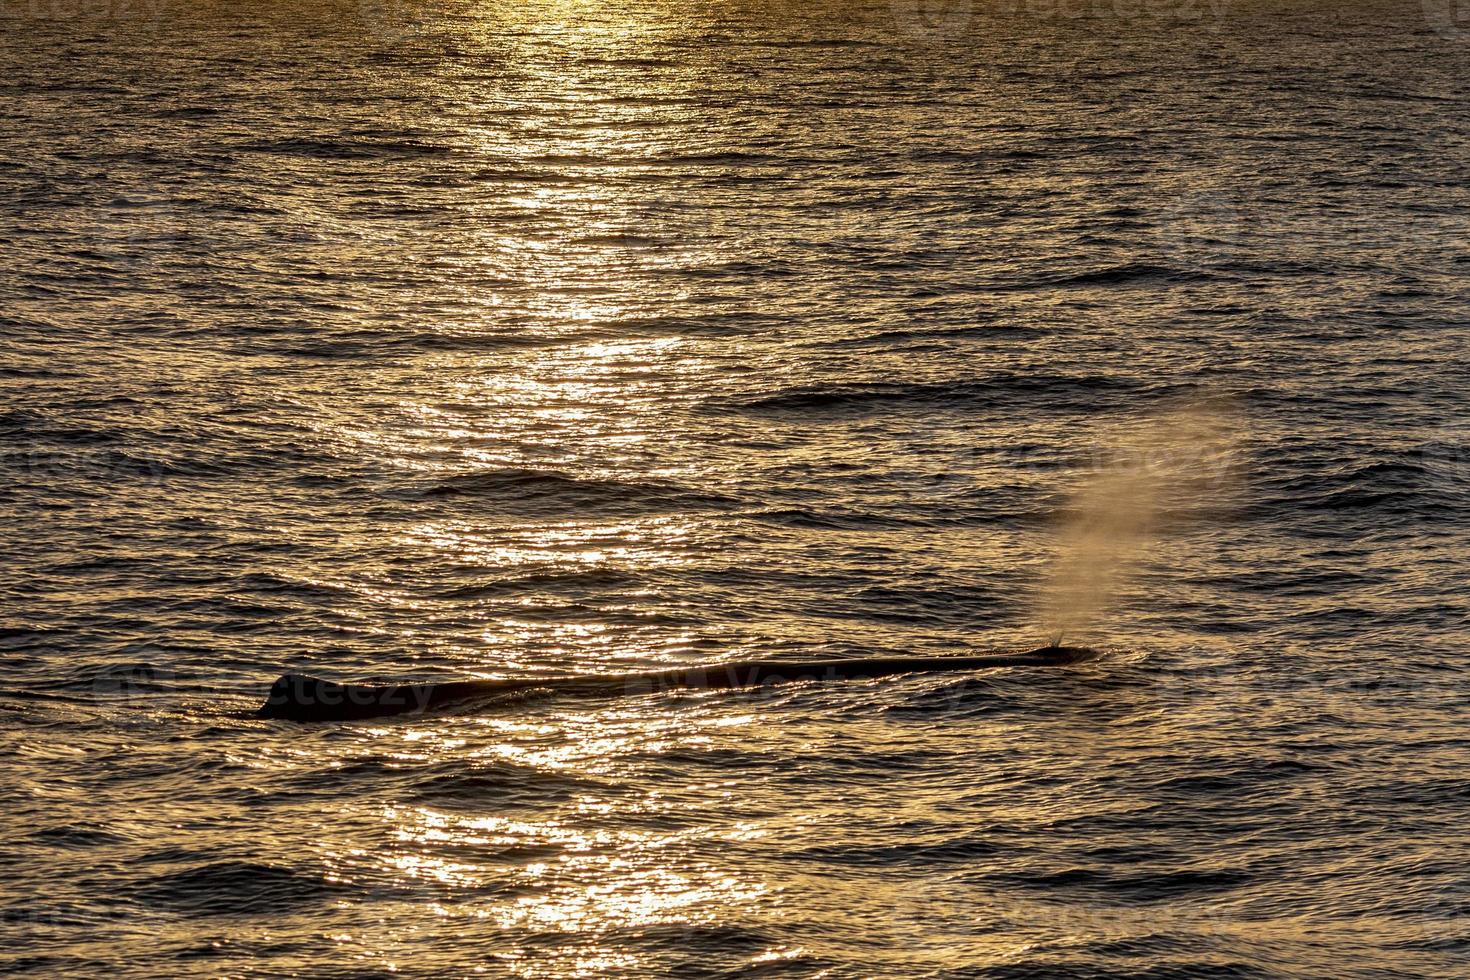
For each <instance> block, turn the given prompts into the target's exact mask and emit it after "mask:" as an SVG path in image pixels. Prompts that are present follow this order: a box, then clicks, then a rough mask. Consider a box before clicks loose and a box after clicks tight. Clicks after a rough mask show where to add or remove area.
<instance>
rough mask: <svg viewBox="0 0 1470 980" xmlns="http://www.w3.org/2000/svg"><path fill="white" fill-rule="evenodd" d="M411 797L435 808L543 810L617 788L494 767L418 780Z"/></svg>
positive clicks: (557, 775)
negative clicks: (529, 807)
mask: <svg viewBox="0 0 1470 980" xmlns="http://www.w3.org/2000/svg"><path fill="white" fill-rule="evenodd" d="M411 793H412V796H413V797H414V798H415V799H417V800H419V801H421V802H424V803H429V804H432V805H434V806H439V807H446V808H453V807H470V808H475V809H478V808H481V807H484V806H487V805H493V806H495V807H505V806H510V805H514V804H515V803H516V802H517V801H524V802H525V803H527V804H529V805H534V806H543V805H545V804H546V803H547V802H548V801H551V800H566V799H570V798H572V797H574V796H577V795H579V794H585V793H598V794H609V793H612V794H615V793H616V788H615V787H613V786H610V785H608V784H604V783H601V782H598V781H597V780H595V779H587V778H584V777H581V776H577V775H572V774H568V773H563V772H556V771H552V770H546V769H537V768H534V767H531V766H517V765H513V764H510V763H497V764H494V765H479V766H476V767H475V768H473V769H469V770H468V771H465V772H457V771H456V772H442V773H440V774H439V775H435V776H432V777H430V778H427V779H422V778H420V779H419V780H418V781H417V783H416V785H415V786H414V787H413V789H412V791H411Z"/></svg>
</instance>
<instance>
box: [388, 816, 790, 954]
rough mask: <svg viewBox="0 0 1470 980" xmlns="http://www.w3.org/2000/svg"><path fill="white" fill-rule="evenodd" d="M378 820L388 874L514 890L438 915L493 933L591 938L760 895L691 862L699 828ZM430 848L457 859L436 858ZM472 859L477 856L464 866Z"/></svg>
mask: <svg viewBox="0 0 1470 980" xmlns="http://www.w3.org/2000/svg"><path fill="white" fill-rule="evenodd" d="M383 816H384V819H385V821H386V822H387V823H388V824H389V825H390V826H392V827H394V828H395V831H394V832H395V836H396V838H397V839H398V841H399V842H400V844H401V845H402V849H401V850H400V851H399V852H398V853H396V854H395V855H393V856H392V857H391V858H389V859H388V862H389V864H390V865H391V866H392V868H393V869H394V870H395V871H397V872H398V873H401V874H403V875H405V876H407V877H410V878H415V879H433V880H436V881H439V882H442V883H445V884H451V885H455V886H458V887H460V888H465V889H471V888H475V887H480V886H484V885H487V884H491V883H494V884H495V885H497V886H499V887H500V888H501V889H502V890H504V891H508V892H512V893H516V894H514V897H509V898H506V899H504V900H500V901H490V902H486V903H483V904H482V903H476V902H474V901H471V900H469V899H466V900H465V901H463V902H461V903H456V905H455V906H454V907H453V908H446V909H445V912H444V914H446V915H455V916H463V917H467V918H477V919H488V920H491V921H492V922H494V923H495V924H496V925H497V926H499V927H500V928H518V927H531V928H537V929H557V930H563V931H577V932H590V933H598V932H603V931H607V930H609V929H614V928H621V927H629V926H640V925H669V924H674V925H688V924H693V923H698V922H700V921H702V919H703V917H704V916H705V914H707V910H709V909H725V910H728V909H730V908H732V907H738V906H739V905H741V904H742V903H748V902H752V901H755V900H756V899H758V898H759V897H760V896H761V895H762V894H763V892H764V891H765V886H764V885H762V884H760V883H758V882H752V881H744V880H741V879H739V878H737V877H736V876H734V875H732V874H730V873H728V872H727V871H722V870H720V869H719V868H718V867H717V866H715V865H712V864H709V863H707V862H703V861H701V860H699V859H698V858H697V857H694V855H696V854H698V853H699V851H700V849H699V848H697V847H694V846H691V845H693V844H695V843H696V842H697V843H700V844H702V845H703V846H708V843H709V837H708V836H707V835H708V831H707V829H706V828H700V827H695V828H688V829H683V830H677V831H669V832H651V831H650V832H638V831H633V830H627V829H601V830H598V829H592V828H591V827H590V826H588V825H586V824H581V823H576V822H574V821H573V820H571V819H565V820H561V819H514V818H509V817H495V816H460V815H454V814H449V813H443V812H436V811H434V810H431V809H427V808H422V807H416V808H391V807H390V808H388V809H387V810H386V811H384V815H383ZM756 836H759V832H758V831H756V830H755V829H753V828H745V829H741V830H736V831H733V832H729V833H727V834H726V835H725V838H724V839H726V840H736V839H751V838H754V837H756ZM437 849H448V850H450V851H452V852H453V853H454V854H457V855H461V857H460V858H459V859H449V858H445V857H441V856H439V855H438V854H437V853H436V850H437ZM476 855H483V858H482V860H480V861H478V862H477V861H474V860H471V858H472V857H474V856H476ZM515 855H533V856H534V857H532V858H530V859H526V860H518V859H516V858H515V857H514V856H515ZM507 856H510V859H509V860H507V859H506V857H507Z"/></svg>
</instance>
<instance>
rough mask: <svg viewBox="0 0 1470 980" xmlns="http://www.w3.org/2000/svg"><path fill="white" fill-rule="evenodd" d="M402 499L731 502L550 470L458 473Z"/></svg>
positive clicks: (634, 505)
mask: <svg viewBox="0 0 1470 980" xmlns="http://www.w3.org/2000/svg"><path fill="white" fill-rule="evenodd" d="M397 495H399V496H402V497H405V498H407V499H413V500H422V499H441V500H455V501H460V500H476V501H480V502H483V503H486V504H492V503H499V504H506V505H509V506H512V507H514V506H516V505H527V504H537V503H540V504H547V505H553V506H558V507H566V506H575V507H578V508H600V509H613V510H617V509H646V508H650V507H651V508H675V507H678V508H712V507H719V508H723V507H728V506H731V505H734V504H735V503H736V502H737V501H736V500H735V499H734V498H732V497H727V496H725V495H724V494H718V493H712V492H709V491H702V490H694V489H690V488H687V487H681V486H678V485H676V484H672V483H653V482H647V481H642V482H635V481H623V480H610V479H596V478H590V477H589V478H582V477H575V476H570V475H568V474H566V473H559V472H557V471H554V470H529V469H514V468H512V469H498V470H485V471H481V472H478V473H462V474H458V475H455V476H450V477H445V478H441V479H438V480H434V481H432V482H429V483H421V484H417V485H413V486H409V487H405V488H402V489H401V490H399V491H398V494H397Z"/></svg>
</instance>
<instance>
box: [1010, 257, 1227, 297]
mask: <svg viewBox="0 0 1470 980" xmlns="http://www.w3.org/2000/svg"><path fill="white" fill-rule="evenodd" d="M1203 278H1205V276H1204V275H1203V274H1201V273H1198V272H1185V271H1183V270H1180V269H1173V268H1170V267H1168V266H1162V265H1152V264H1150V263H1147V262H1127V263H1124V264H1122V265H1114V266H1108V267H1107V268H1105V269H1092V270H1089V271H1087V272H1077V273H1073V274H1071V275H1065V276H1055V277H1052V278H1047V279H1038V280H1034V281H1031V282H1024V283H1016V284H1013V285H1010V286H1005V287H1001V288H1003V289H1005V290H1007V291H1009V290H1026V289H1056V288H1063V289H1066V288H1071V287H1075V286H1118V285H1122V284H1124V283H1133V282H1147V281H1150V280H1157V279H1171V280H1176V281H1178V280H1199V279H1203Z"/></svg>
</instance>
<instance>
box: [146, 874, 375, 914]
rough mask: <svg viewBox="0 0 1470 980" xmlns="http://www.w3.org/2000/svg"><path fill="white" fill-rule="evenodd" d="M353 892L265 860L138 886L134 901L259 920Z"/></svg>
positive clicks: (159, 877) (155, 879) (164, 876)
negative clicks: (250, 916) (259, 917)
mask: <svg viewBox="0 0 1470 980" xmlns="http://www.w3.org/2000/svg"><path fill="white" fill-rule="evenodd" d="M347 890H348V886H346V885H343V884H338V883H334V882H331V881H328V880H327V879H325V878H323V877H322V876H320V875H318V874H313V873H310V872H307V871H303V870H300V869H297V868H290V867H286V866H284V865H279V864H265V863H262V862H259V861H216V862H213V863H211V864H205V865H200V866H196V867H192V868H186V869H183V870H180V871H171V872H168V873H167V874H162V875H157V876H154V877H152V878H149V879H148V880H147V881H144V882H142V883H141V884H139V885H136V886H134V887H133V889H132V897H134V898H136V899H138V900H139V901H142V902H144V903H145V904H148V905H151V906H154V907H157V908H165V909H169V910H172V911H175V912H179V913H181V914H183V915H187V916H209V915H256V914H264V913H274V912H278V911H280V910H281V909H289V908H302V907H305V906H310V905H314V904H317V903H320V902H324V901H327V900H328V899H330V898H332V897H333V896H335V895H340V894H342V893H344V892H346V891H347Z"/></svg>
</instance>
